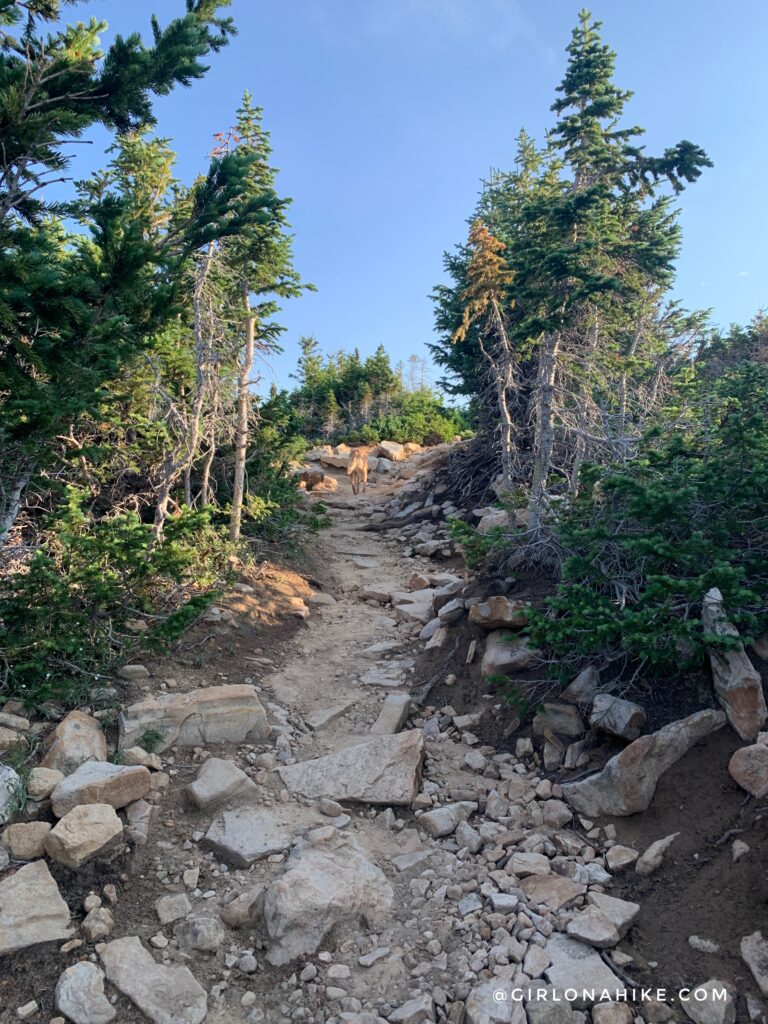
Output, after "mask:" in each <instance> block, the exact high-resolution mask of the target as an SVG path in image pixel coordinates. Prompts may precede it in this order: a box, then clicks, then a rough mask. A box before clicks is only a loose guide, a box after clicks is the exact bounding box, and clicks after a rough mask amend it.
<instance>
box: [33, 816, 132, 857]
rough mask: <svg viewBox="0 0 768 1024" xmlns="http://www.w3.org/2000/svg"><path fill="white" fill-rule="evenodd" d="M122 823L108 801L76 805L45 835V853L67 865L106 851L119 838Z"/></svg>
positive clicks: (121, 831)
mask: <svg viewBox="0 0 768 1024" xmlns="http://www.w3.org/2000/svg"><path fill="white" fill-rule="evenodd" d="M122 834H123V825H122V822H121V821H120V819H119V818H118V816H117V814H116V813H115V809H114V807H112V805H111V804H85V805H83V806H82V807H75V808H74V809H73V810H71V811H70V812H69V813H68V814H66V815H65V816H64V817H63V818H62V819H61V821H59V822H58V824H57V825H56V826H55V827H54V828H53V829H52V830H51V831H50V832H49V833H48V835H47V836H46V837H45V849H46V852H47V854H48V856H49V857H50V858H51V859H52V860H55V861H58V862H59V863H60V864H65V865H66V866H67V867H68V868H73V869H74V868H79V867H82V865H83V864H85V863H86V861H89V860H92V858H94V857H96V856H99V855H100V854H103V853H107V852H108V851H110V850H112V849H113V848H114V847H115V846H116V845H117V844H118V843H119V841H120V839H121V837H122Z"/></svg>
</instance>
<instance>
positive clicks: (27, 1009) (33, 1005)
mask: <svg viewBox="0 0 768 1024" xmlns="http://www.w3.org/2000/svg"><path fill="white" fill-rule="evenodd" d="M39 1009H40V1007H39V1006H38V1005H37V1000H35V999H31V1000H30V1001H29V1002H28V1003H24V1005H23V1006H18V1007H17V1008H16V1016H17V1017H18V1019H19V1020H31V1019H32V1017H34V1016H35V1014H36V1013H37V1012H38V1011H39Z"/></svg>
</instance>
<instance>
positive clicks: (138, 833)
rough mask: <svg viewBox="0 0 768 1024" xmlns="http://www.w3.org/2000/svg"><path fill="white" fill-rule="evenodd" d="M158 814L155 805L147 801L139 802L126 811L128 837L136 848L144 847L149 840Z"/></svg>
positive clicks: (129, 806)
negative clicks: (154, 819) (153, 822)
mask: <svg viewBox="0 0 768 1024" xmlns="http://www.w3.org/2000/svg"><path fill="white" fill-rule="evenodd" d="M156 813H157V808H156V807H155V806H154V804H150V803H148V802H147V801H146V800H137V801H136V803H133V804H129V805H128V806H127V807H126V809H125V816H126V818H127V819H128V826H127V828H126V835H127V836H128V838H129V839H130V840H131V842H133V843H135V844H136V846H143V845H144V844H145V843H146V841H147V839H148V838H149V830H150V828H151V826H152V820H153V818H154V817H155V814H156Z"/></svg>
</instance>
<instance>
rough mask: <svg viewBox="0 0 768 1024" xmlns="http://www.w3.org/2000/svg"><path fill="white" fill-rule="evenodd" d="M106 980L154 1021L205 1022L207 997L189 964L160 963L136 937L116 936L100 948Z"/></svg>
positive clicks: (168, 1023) (174, 1023)
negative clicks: (121, 937) (116, 937)
mask: <svg viewBox="0 0 768 1024" xmlns="http://www.w3.org/2000/svg"><path fill="white" fill-rule="evenodd" d="M101 960H102V963H103V964H104V970H105V972H106V975H107V980H108V981H109V982H111V984H113V985H114V986H115V988H117V989H119V990H120V992H122V993H123V995H124V996H127V997H128V999H130V1000H131V1002H133V1003H135V1004H136V1006H138V1008H139V1009H140V1010H141V1011H142V1013H144V1014H146V1016H147V1017H149V1019H150V1020H151V1021H153V1024H202V1022H203V1021H204V1020H205V1018H206V1015H207V1013H208V996H207V994H206V991H205V989H204V988H203V987H202V986H201V985H200V984H199V983H198V981H197V979H196V978H195V976H194V975H193V974H192V972H191V971H190V970H189V968H188V967H165V966H163V965H161V964H158V963H157V962H156V961H155V959H154V957H153V956H152V954H151V953H149V952H148V951H147V950H146V949H145V948H144V947H143V946H142V944H141V940H140V939H139V938H138V937H137V936H130V937H126V938H123V939H114V940H113V941H112V942H110V943H108V944H107V945H106V946H105V947H104V949H102V950H101Z"/></svg>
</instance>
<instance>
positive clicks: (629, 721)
mask: <svg viewBox="0 0 768 1024" xmlns="http://www.w3.org/2000/svg"><path fill="white" fill-rule="evenodd" d="M646 717H647V716H646V714H645V710H644V709H643V708H642V707H641V706H640V705H639V704H635V703H634V702H633V701H631V700H623V699H622V698H621V697H614V696H613V695H612V694H610V693H598V694H596V696H595V699H594V701H593V704H592V714H591V715H590V716H589V724H590V725H591V726H592V728H593V729H599V730H600V732H607V733H609V734H610V735H611V736H618V737H619V739H622V740H636V739H637V737H638V736H639V735H640V733H641V732H642V731H643V726H644V725H645V721H646Z"/></svg>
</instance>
